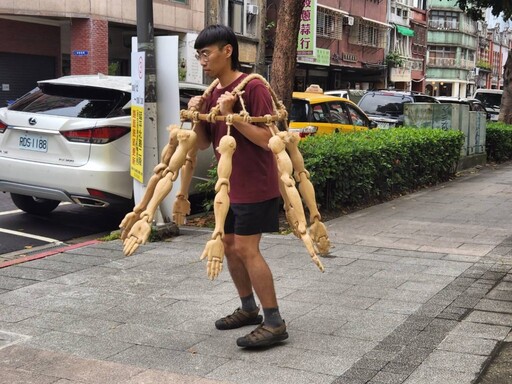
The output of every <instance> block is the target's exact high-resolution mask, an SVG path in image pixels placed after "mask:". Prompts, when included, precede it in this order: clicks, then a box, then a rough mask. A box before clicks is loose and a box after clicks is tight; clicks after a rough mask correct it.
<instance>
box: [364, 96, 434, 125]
mask: <svg viewBox="0 0 512 384" xmlns="http://www.w3.org/2000/svg"><path fill="white" fill-rule="evenodd" d="M405 103H439V101H437V100H436V99H435V98H434V97H431V96H428V95H424V94H422V93H416V92H401V91H368V92H366V93H365V94H364V95H363V97H362V98H361V100H359V103H358V104H357V105H358V106H359V108H361V109H362V110H363V111H364V112H365V113H366V114H367V115H368V117H369V118H370V120H372V121H374V122H376V123H377V127H379V128H382V129H386V128H394V127H399V126H402V125H404V104H405Z"/></svg>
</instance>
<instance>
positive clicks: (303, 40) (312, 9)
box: [297, 0, 316, 56]
mask: <svg viewBox="0 0 512 384" xmlns="http://www.w3.org/2000/svg"><path fill="white" fill-rule="evenodd" d="M315 54H316V0H304V7H303V8H302V14H301V17H300V26H299V38H298V44H297V56H315Z"/></svg>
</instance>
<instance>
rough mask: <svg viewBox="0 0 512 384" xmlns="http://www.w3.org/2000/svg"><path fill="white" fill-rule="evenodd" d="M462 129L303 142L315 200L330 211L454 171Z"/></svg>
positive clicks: (411, 130) (429, 182)
mask: <svg viewBox="0 0 512 384" xmlns="http://www.w3.org/2000/svg"><path fill="white" fill-rule="evenodd" d="M463 140H464V135H463V134H462V133H461V132H460V131H451V130H449V131H443V130H438V129H417V128H397V129H390V130H371V131H366V132H359V133H354V134H346V135H337V134H335V135H324V136H314V137H310V138H308V139H306V140H303V141H301V142H300V150H301V152H302V155H303V157H304V163H305V166H306V169H307V170H308V171H309V172H310V174H311V181H312V183H313V185H314V187H315V191H316V198H317V202H318V203H319V204H320V205H321V206H323V207H325V208H328V209H332V208H334V207H340V206H347V205H360V204H364V203H366V202H372V201H375V200H376V199H377V200H385V199H387V198H389V197H391V196H394V195H396V194H399V193H403V192H406V191H411V190H415V189H417V188H419V187H424V186H428V185H433V184H436V183H439V182H442V181H446V180H448V179H449V178H450V176H452V175H453V174H454V173H455V170H456V164H457V162H458V160H459V156H460V149H461V146H462V143H463Z"/></svg>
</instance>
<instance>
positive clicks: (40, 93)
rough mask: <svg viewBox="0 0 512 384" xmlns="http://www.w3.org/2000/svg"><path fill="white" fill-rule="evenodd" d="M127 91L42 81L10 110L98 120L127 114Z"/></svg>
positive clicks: (129, 95)
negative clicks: (42, 83)
mask: <svg viewBox="0 0 512 384" xmlns="http://www.w3.org/2000/svg"><path fill="white" fill-rule="evenodd" d="M130 99H131V94H130V93H129V92H122V91H117V90H113V89H105V88H97V87H83V86H77V87H75V86H62V85H55V84H44V85H42V86H41V87H40V88H36V89H34V90H32V91H31V92H30V93H28V94H26V95H25V96H23V97H21V98H20V99H18V100H17V101H16V102H15V103H13V104H12V105H11V106H9V107H8V108H9V110H13V111H20V112H30V113H42V114H47V115H56V116H64V117H81V118H89V119H99V118H107V117H115V116H125V115H127V114H128V115H129V114H130V111H129V110H128V109H123V106H124V105H126V103H128V101H130Z"/></svg>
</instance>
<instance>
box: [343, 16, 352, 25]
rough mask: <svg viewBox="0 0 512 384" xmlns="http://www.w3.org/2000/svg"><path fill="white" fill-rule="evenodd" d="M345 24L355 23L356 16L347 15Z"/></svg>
mask: <svg viewBox="0 0 512 384" xmlns="http://www.w3.org/2000/svg"><path fill="white" fill-rule="evenodd" d="M345 24H347V25H354V18H353V17H352V16H345Z"/></svg>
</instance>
